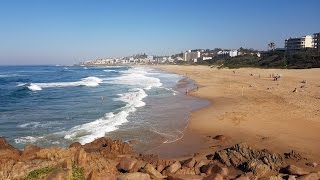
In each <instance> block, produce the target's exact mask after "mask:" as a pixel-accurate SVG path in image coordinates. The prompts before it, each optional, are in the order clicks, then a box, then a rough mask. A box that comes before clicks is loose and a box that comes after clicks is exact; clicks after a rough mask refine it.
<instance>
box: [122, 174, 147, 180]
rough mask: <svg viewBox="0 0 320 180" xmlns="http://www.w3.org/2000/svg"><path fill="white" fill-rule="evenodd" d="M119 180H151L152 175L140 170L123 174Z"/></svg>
mask: <svg viewBox="0 0 320 180" xmlns="http://www.w3.org/2000/svg"><path fill="white" fill-rule="evenodd" d="M117 180H150V175H149V174H145V173H140V172H134V173H126V174H121V175H119V176H118V177H117Z"/></svg>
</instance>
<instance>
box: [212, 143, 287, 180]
mask: <svg viewBox="0 0 320 180" xmlns="http://www.w3.org/2000/svg"><path fill="white" fill-rule="evenodd" d="M213 159H214V160H218V161H220V162H221V163H223V164H225V165H226V166H234V167H237V168H239V169H241V170H243V171H245V172H253V173H254V174H256V175H258V176H263V175H265V174H266V173H268V171H269V170H274V171H277V170H279V169H280V167H281V166H282V164H283V157H282V156H281V155H279V154H273V153H270V152H269V151H267V150H260V151H259V150H255V149H252V148H251V147H249V146H248V145H247V144H245V143H240V144H236V145H235V146H233V147H231V148H227V149H224V150H220V151H217V152H216V153H215V154H214V156H213Z"/></svg>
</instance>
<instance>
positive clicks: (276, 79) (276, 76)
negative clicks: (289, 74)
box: [270, 73, 281, 81]
mask: <svg viewBox="0 0 320 180" xmlns="http://www.w3.org/2000/svg"><path fill="white" fill-rule="evenodd" d="M270 77H272V78H273V80H274V81H278V79H280V78H281V75H280V74H274V73H272V75H271V74H270Z"/></svg>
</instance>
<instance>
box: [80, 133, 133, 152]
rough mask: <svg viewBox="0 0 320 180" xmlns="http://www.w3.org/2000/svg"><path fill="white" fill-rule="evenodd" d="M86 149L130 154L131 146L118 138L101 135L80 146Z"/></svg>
mask: <svg viewBox="0 0 320 180" xmlns="http://www.w3.org/2000/svg"><path fill="white" fill-rule="evenodd" d="M82 147H83V148H84V149H85V150H86V151H88V152H93V151H106V152H108V153H114V154H130V153H132V148H131V147H130V146H129V144H128V143H126V142H123V141H120V140H112V139H110V138H106V137H102V138H98V139H96V140H94V141H92V142H91V143H87V144H85V145H83V146H82Z"/></svg>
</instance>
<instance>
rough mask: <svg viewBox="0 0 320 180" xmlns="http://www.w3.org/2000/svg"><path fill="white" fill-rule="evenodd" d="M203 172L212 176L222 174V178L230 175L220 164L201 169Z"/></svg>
mask: <svg viewBox="0 0 320 180" xmlns="http://www.w3.org/2000/svg"><path fill="white" fill-rule="evenodd" d="M201 172H203V173H206V174H207V175H210V174H220V175H222V176H227V175H228V173H229V170H228V168H225V167H222V166H221V165H218V164H208V165H206V166H202V167H201Z"/></svg>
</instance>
